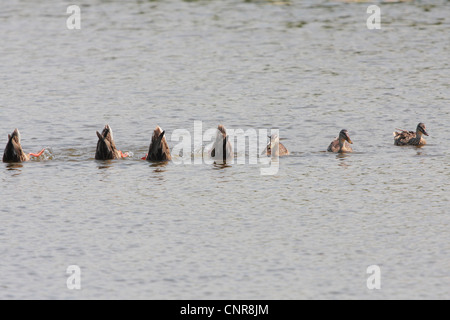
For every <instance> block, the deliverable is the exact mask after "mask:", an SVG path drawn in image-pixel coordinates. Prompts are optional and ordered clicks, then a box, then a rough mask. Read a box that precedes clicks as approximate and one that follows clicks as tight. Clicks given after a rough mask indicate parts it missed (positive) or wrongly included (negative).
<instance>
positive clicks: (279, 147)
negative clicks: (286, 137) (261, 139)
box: [263, 133, 289, 157]
mask: <svg viewBox="0 0 450 320" xmlns="http://www.w3.org/2000/svg"><path fill="white" fill-rule="evenodd" d="M269 139H270V141H269V144H268V145H267V147H266V149H264V151H263V154H266V155H268V156H271V155H272V150H274V151H275V152H274V153H273V155H274V156H275V157H282V156H287V155H289V150H288V149H287V148H286V147H285V146H284V145H283V144H282V143H281V142H280V137H279V136H278V135H277V134H276V133H274V134H273V135H271V136H269Z"/></svg>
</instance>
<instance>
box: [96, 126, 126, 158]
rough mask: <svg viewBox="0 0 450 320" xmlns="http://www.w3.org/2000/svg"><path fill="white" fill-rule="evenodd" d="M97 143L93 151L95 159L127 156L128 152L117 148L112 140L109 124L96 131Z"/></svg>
mask: <svg viewBox="0 0 450 320" xmlns="http://www.w3.org/2000/svg"><path fill="white" fill-rule="evenodd" d="M97 137H98V143H97V151H96V152H95V160H115V159H122V158H126V157H128V156H129V155H128V153H123V152H122V151H120V150H117V148H116V143H115V142H114V137H113V132H112V129H111V127H110V126H109V125H106V126H105V128H104V129H103V131H102V133H101V134H100V133H99V132H98V131H97Z"/></svg>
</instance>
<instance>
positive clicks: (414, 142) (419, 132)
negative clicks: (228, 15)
mask: <svg viewBox="0 0 450 320" xmlns="http://www.w3.org/2000/svg"><path fill="white" fill-rule="evenodd" d="M397 130H399V131H400V132H397V131H396V132H394V144H395V145H396V146H424V145H426V144H427V141H426V140H425V139H424V138H423V135H426V136H427V137H428V136H429V134H428V132H427V128H426V127H425V125H424V124H423V123H419V124H418V125H417V129H416V132H414V131H406V130H401V129H397Z"/></svg>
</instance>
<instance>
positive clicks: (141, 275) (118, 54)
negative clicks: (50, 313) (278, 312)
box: [0, 0, 450, 299]
mask: <svg viewBox="0 0 450 320" xmlns="http://www.w3.org/2000/svg"><path fill="white" fill-rule="evenodd" d="M89 3H90V4H89V5H88V4H86V3H85V2H84V3H80V7H81V30H68V29H67V27H66V19H67V18H68V17H69V15H68V14H66V9H67V7H68V6H69V5H71V4H76V1H43V0H40V1H19V0H12V1H8V2H6V3H2V5H1V10H0V28H1V33H0V44H1V45H0V83H1V85H0V135H1V139H2V141H3V142H2V145H0V148H1V149H2V150H0V151H3V148H4V144H6V140H7V135H8V134H9V133H11V132H12V131H13V130H14V128H16V127H17V128H19V129H20V130H21V133H22V140H23V141H22V142H23V146H24V148H25V150H26V151H27V152H36V151H39V150H40V149H41V148H43V147H46V148H47V149H48V150H47V152H46V153H45V155H44V156H43V157H42V158H41V159H40V160H38V161H36V160H35V161H31V162H28V163H24V164H21V165H13V166H11V165H6V164H1V165H0V180H1V185H0V195H1V206H0V219H1V223H0V299H29V298H31V299H434V298H437V299H449V298H450V233H449V230H450V229H449V222H450V217H449V214H450V212H449V207H450V192H449V191H450V183H449V181H450V162H449V158H450V140H449V139H448V138H447V135H448V129H449V127H448V124H449V123H450V106H449V99H450V95H449V92H450V90H449V89H450V85H449V83H450V81H449V75H450V71H449V60H450V59H449V52H450V41H449V27H450V18H449V17H450V2H449V1H444V0H436V1H431V0H430V1H411V2H401V3H382V2H375V3H376V4H378V5H379V6H380V8H381V18H382V21H381V23H382V25H381V26H382V29H381V30H368V29H367V27H366V20H367V18H368V17H369V14H367V13H366V10H367V7H368V5H369V4H368V3H348V2H347V3H346V2H342V1H325V0H322V1H312V0H311V1H279V2H275V1H241V0H239V1H238V0H232V1H217V0H216V1H180V0H171V1H126V2H125V1H99V0H97V1H90V2H89ZM194 121H202V122H203V129H204V130H206V129H209V128H215V127H217V125H218V124H220V123H221V124H224V125H225V126H226V127H227V128H233V129H238V128H240V129H243V130H247V129H267V130H269V129H272V128H276V129H279V130H280V135H281V137H282V138H284V140H283V141H282V142H283V144H285V145H286V146H287V147H288V149H289V150H290V151H291V156H289V157H285V158H281V159H280V161H279V165H280V168H279V171H278V173H277V174H276V175H273V176H262V175H261V174H260V169H261V165H248V164H247V165H242V164H240V165H239V164H232V165H230V166H227V167H221V166H217V165H211V164H205V163H204V164H199V165H193V164H184V165H177V164H174V163H168V164H166V165H156V164H150V163H147V162H145V161H141V160H140V158H141V157H142V156H143V155H144V154H145V153H146V151H147V148H148V144H149V141H150V136H151V133H152V130H153V129H154V127H155V126H156V125H160V126H162V127H163V129H165V130H166V133H167V137H168V138H169V145H170V146H171V147H174V145H176V144H177V142H174V141H171V140H170V137H171V133H172V132H173V131H174V130H176V129H186V130H188V131H189V132H191V134H193V128H194ZM421 121H422V122H424V123H425V124H426V125H427V127H428V130H429V133H430V135H431V136H430V137H429V139H428V142H429V144H428V145H427V146H426V147H424V148H421V149H417V148H414V147H411V148H409V147H406V148H400V147H395V146H394V145H393V138H392V132H393V131H394V129H395V128H403V129H408V130H414V129H415V127H416V126H417V124H418V123H419V122H421ZM106 123H108V124H110V125H111V127H112V128H113V129H114V134H115V139H116V143H117V145H118V147H119V148H120V149H122V150H123V151H128V152H131V153H132V154H133V157H131V158H130V159H126V160H120V161H112V162H96V161H95V160H94V159H93V158H94V153H95V146H96V142H97V137H96V134H95V131H96V130H101V129H102V128H103V126H104V125H105V124H106ZM343 128H346V129H348V130H349V132H350V135H351V137H352V139H353V141H354V149H355V151H356V152H355V153H354V154H351V155H346V156H336V155H334V154H328V153H326V152H324V151H325V150H326V148H327V146H328V144H329V143H330V142H331V140H333V139H334V138H335V137H336V136H337V134H338V133H339V131H340V130H341V129H343ZM69 265H78V266H79V267H80V269H81V290H69V289H68V288H67V285H66V280H67V278H68V277H69V274H67V273H66V269H67V267H68V266H69ZM370 265H378V266H379V267H380V269H381V289H380V290H369V289H368V288H367V285H366V281H367V279H368V278H369V276H370V274H367V272H366V269H367V267H368V266H370Z"/></svg>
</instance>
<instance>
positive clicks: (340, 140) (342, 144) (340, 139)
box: [339, 138, 345, 151]
mask: <svg viewBox="0 0 450 320" xmlns="http://www.w3.org/2000/svg"><path fill="white" fill-rule="evenodd" d="M344 146H345V139H344V138H339V151H342V150H343V149H344Z"/></svg>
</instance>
